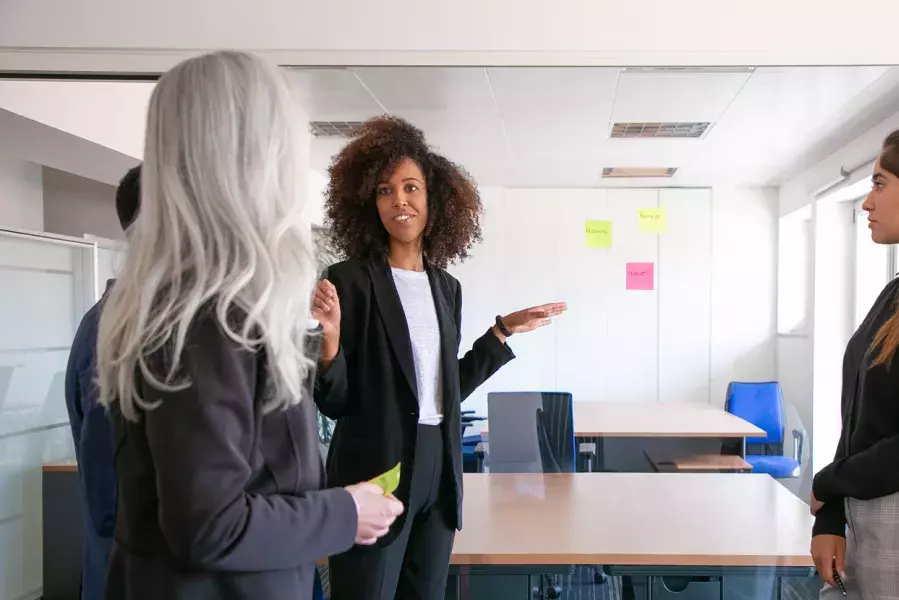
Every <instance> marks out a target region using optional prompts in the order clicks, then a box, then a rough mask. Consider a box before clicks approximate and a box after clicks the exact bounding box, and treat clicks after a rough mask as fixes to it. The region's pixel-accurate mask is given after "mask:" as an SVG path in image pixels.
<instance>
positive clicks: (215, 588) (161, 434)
mask: <svg viewBox="0 0 899 600" xmlns="http://www.w3.org/2000/svg"><path fill="white" fill-rule="evenodd" d="M182 369H183V372H184V374H186V375H187V376H188V377H189V378H190V381H191V385H190V386H189V387H188V388H186V389H184V390H181V391H178V392H165V393H163V392H159V391H158V390H156V389H155V388H153V387H151V386H150V385H148V384H147V383H146V382H145V381H143V380H142V379H140V380H139V383H138V385H139V391H140V393H141V394H142V396H143V398H144V399H146V400H149V401H158V402H159V403H160V404H159V406H158V407H157V408H155V409H152V410H148V411H144V412H142V414H141V415H140V420H139V421H138V422H131V421H126V420H125V419H124V418H123V417H122V415H121V413H120V412H118V410H115V409H114V410H113V421H114V428H115V438H116V457H115V458H116V471H117V474H118V514H117V523H116V529H115V538H116V542H115V545H114V548H113V551H112V557H111V559H110V566H109V577H108V584H107V591H106V597H107V598H109V599H110V600H160V599H162V598H165V599H166V600H182V599H183V600H205V599H209V600H212V599H215V600H221V599H231V598H233V599H235V600H237V599H241V600H245V599H247V598H252V599H253V600H283V599H284V598H291V599H297V600H302V599H309V598H311V597H312V582H313V569H314V568H315V567H314V563H315V561H316V560H317V559H320V558H324V557H326V556H329V555H331V554H335V553H338V552H342V551H345V550H347V549H348V548H350V547H351V546H352V544H353V540H354V538H355V534H356V506H355V503H354V502H353V499H352V497H351V496H350V495H349V494H348V493H347V492H346V491H345V490H343V489H335V490H322V489H321V488H323V487H324V480H325V478H324V470H323V466H322V462H321V454H320V450H319V446H318V431H317V426H316V422H317V419H316V415H315V407H314V406H313V403H312V402H311V401H309V399H305V400H303V402H301V403H300V404H299V405H298V406H295V407H293V408H290V409H288V410H286V411H281V410H278V411H276V412H271V413H268V414H263V410H262V403H263V390H264V389H265V387H266V386H265V378H266V371H265V353H264V352H249V351H247V350H244V349H242V348H240V347H238V346H237V345H236V344H235V343H234V342H233V341H232V340H231V339H230V338H228V337H227V336H226V335H225V334H224V333H223V331H222V329H221V327H220V326H219V325H218V323H217V321H216V320H215V318H214V317H212V316H211V315H208V314H206V315H205V316H201V317H198V319H197V320H196V321H195V322H194V324H193V325H192V326H191V331H190V333H189V335H188V339H187V344H186V346H185V349H184V353H183V356H182ZM115 406H117V405H115Z"/></svg>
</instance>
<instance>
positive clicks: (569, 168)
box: [289, 67, 899, 187]
mask: <svg viewBox="0 0 899 600" xmlns="http://www.w3.org/2000/svg"><path fill="white" fill-rule="evenodd" d="M289 73H290V75H289V76H290V78H291V80H292V82H293V84H294V85H295V86H296V89H297V90H298V92H299V94H300V96H301V102H302V104H303V105H304V107H305V108H306V110H307V111H308V113H309V116H310V118H311V120H313V121H360V120H364V119H365V118H367V117H370V116H373V115H377V114H381V113H384V112H388V113H391V114H394V115H397V116H400V117H403V118H406V119H409V120H410V121H412V122H413V123H415V124H416V125H418V126H419V127H421V128H422V129H424V131H425V133H426V135H427V137H428V139H429V141H430V142H431V143H432V144H433V145H434V146H435V147H436V148H437V149H438V150H439V151H440V152H442V153H444V154H446V155H447V156H449V157H450V158H451V159H453V160H454V161H456V162H458V163H460V164H462V165H464V166H465V167H466V168H467V169H468V170H469V171H470V172H471V173H472V174H473V175H474V176H475V178H476V179H477V180H478V182H479V183H480V184H482V185H506V186H514V187H592V186H597V185H610V186H611V185H628V186H632V185H643V184H652V185H658V184H660V183H662V182H664V184H665V185H676V186H689V185H713V184H714V185H718V184H732V185H776V184H778V183H781V182H782V181H783V179H784V178H785V177H786V176H787V175H789V174H790V168H791V166H796V165H798V164H800V163H802V162H808V160H809V159H810V154H809V153H810V152H815V153H827V152H828V150H829V151H830V152H832V151H834V150H836V149H837V148H839V145H836V144H841V143H845V142H846V141H848V139H851V138H847V136H851V135H857V134H858V133H861V131H848V130H846V129H847V128H846V127H842V130H841V129H840V127H841V125H842V124H843V123H845V122H849V121H850V120H851V119H853V118H855V119H856V121H857V120H858V119H857V117H858V115H860V114H868V116H876V115H870V113H871V111H872V110H875V109H876V110H877V111H880V112H886V114H885V115H883V116H884V117H885V116H888V115H889V114H891V113H892V112H895V110H896V109H897V107H899V104H896V103H894V102H892V101H891V100H892V98H893V97H897V98H899V73H897V72H896V69H893V68H890V67H784V68H773V67H771V68H757V69H717V70H716V69H696V70H687V71H684V70H673V71H663V70H652V69H649V70H640V69H618V68H591V67H572V68H556V67H547V68H524V67H522V68H487V69H484V68H473V67H472V68H469V67H446V68H443V67H435V68H424V67H377V68H371V67H367V68H346V69H334V68H321V69H291V70H290V71H289ZM891 78H892V79H895V81H892V80H891ZM627 121H631V122H634V121H636V122H650V123H654V122H684V121H702V122H706V121H708V122H710V123H711V126H710V127H709V128H708V130H707V131H706V133H705V134H704V135H703V137H702V138H700V139H611V138H610V131H611V128H612V124H613V123H616V122H627ZM838 130H840V131H841V136H836V135H835V132H837V131H838ZM843 130H845V131H843ZM844 138H846V139H844ZM824 142H827V143H824ZM344 143H345V140H343V139H339V138H318V139H316V140H315V141H314V143H313V165H314V166H315V167H316V168H317V169H325V168H326V167H327V165H328V163H329V162H330V159H331V156H333V154H334V153H335V152H336V151H337V150H339V148H340V147H341V146H342V145H343V144H344ZM835 145H836V146H835ZM834 146H835V147H834ZM825 155H826V154H822V156H821V157H823V156H825ZM606 167H647V168H651V167H676V168H677V169H678V170H677V173H676V174H675V176H674V177H673V178H671V179H667V180H651V181H650V180H646V179H642V180H633V179H630V180H629V179H624V180H608V179H606V180H602V179H601V174H602V170H603V168H606Z"/></svg>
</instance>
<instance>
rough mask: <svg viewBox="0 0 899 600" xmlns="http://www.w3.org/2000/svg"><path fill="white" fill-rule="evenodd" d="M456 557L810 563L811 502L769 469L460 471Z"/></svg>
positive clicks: (471, 560) (490, 561)
mask: <svg viewBox="0 0 899 600" xmlns="http://www.w3.org/2000/svg"><path fill="white" fill-rule="evenodd" d="M463 510H464V520H465V522H464V529H463V530H462V531H461V532H459V533H458V534H457V535H456V541H455V544H454V547H453V558H452V562H453V564H468V565H522V564H524V565H527V564H531V565H558V564H579V565H594V564H605V565H619V566H624V565H629V566H632V565H648V566H723V567H743V566H756V567H758V566H764V567H771V566H791V567H811V566H813V563H812V559H811V556H809V544H810V541H811V531H812V524H813V518H812V517H811V516H810V515H809V510H808V506H807V505H806V504H805V503H804V502H802V501H801V500H799V499H798V498H797V497H796V496H794V495H793V494H791V493H790V492H789V490H787V489H786V488H784V487H783V486H782V485H780V484H779V483H777V482H776V481H775V480H774V479H772V478H771V477H768V476H767V475H749V474H726V473H697V474H691V473H688V474H684V473H677V474H667V473H578V474H564V475H558V474H556V475H511V474H509V475H507V474H493V475H491V474H466V475H465V502H464V509H463Z"/></svg>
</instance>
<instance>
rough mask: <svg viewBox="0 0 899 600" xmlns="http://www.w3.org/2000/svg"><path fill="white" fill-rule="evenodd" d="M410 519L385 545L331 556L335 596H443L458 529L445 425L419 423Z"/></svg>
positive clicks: (335, 599)
mask: <svg viewBox="0 0 899 600" xmlns="http://www.w3.org/2000/svg"><path fill="white" fill-rule="evenodd" d="M417 438H418V439H417V442H416V447H415V459H414V464H413V468H412V482H411V486H410V491H409V500H408V506H407V507H406V512H407V514H406V519H405V521H404V523H403V527H402V529H401V530H400V532H399V533H398V535H397V537H396V539H395V540H394V541H393V542H391V543H390V544H388V545H387V546H384V547H364V546H355V547H354V548H352V549H351V550H350V551H349V552H346V553H344V554H341V555H339V556H335V557H332V558H331V560H330V569H329V571H330V579H331V600H393V599H394V598H402V600H441V599H442V598H443V595H444V590H445V588H446V578H447V573H448V570H449V560H450V554H451V553H452V547H453V537H454V534H455V529H454V527H453V526H451V525H450V523H452V522H453V521H452V519H450V518H449V515H450V514H451V512H452V511H453V510H455V505H454V500H455V496H454V494H453V492H452V491H451V490H452V489H453V482H452V472H451V471H450V470H449V469H447V468H445V463H446V460H445V459H446V456H445V455H444V454H445V453H444V449H443V432H442V426H431V425H419V426H418V433H417Z"/></svg>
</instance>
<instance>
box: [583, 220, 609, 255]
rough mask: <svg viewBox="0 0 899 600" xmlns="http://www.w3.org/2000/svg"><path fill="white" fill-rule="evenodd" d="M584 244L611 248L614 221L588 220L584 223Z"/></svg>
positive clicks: (590, 246) (589, 246) (591, 246)
mask: <svg viewBox="0 0 899 600" xmlns="http://www.w3.org/2000/svg"><path fill="white" fill-rule="evenodd" d="M584 245H585V246H587V247H588V248H611V247H612V222H611V221H587V222H586V223H585V225H584Z"/></svg>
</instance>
